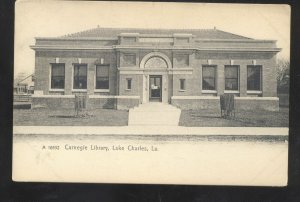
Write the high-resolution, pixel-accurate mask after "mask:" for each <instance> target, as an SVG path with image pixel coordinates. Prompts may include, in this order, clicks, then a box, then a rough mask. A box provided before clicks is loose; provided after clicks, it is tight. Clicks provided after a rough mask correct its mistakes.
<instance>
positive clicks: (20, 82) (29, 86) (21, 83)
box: [14, 74, 34, 94]
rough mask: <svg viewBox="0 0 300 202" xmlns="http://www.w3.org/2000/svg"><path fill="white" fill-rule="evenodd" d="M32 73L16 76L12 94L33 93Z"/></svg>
mask: <svg viewBox="0 0 300 202" xmlns="http://www.w3.org/2000/svg"><path fill="white" fill-rule="evenodd" d="M33 77H34V76H33V74H31V75H28V76H24V77H22V78H17V79H15V81H14V94H33V93H34V81H33Z"/></svg>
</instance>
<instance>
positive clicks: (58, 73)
mask: <svg viewBox="0 0 300 202" xmlns="http://www.w3.org/2000/svg"><path fill="white" fill-rule="evenodd" d="M64 88H65V64H52V65H51V89H64Z"/></svg>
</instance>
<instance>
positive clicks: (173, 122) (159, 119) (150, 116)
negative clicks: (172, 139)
mask: <svg viewBox="0 0 300 202" xmlns="http://www.w3.org/2000/svg"><path fill="white" fill-rule="evenodd" d="M180 113H181V110H180V109H178V108H176V107H174V106H172V105H169V104H164V103H147V104H141V105H140V106H138V107H135V108H133V109H130V110H129V119H128V125H129V126H132V125H145V126H147V125H148V126H149V125H165V126H178V123H179V118H180Z"/></svg>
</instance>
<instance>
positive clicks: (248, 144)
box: [12, 0, 291, 186]
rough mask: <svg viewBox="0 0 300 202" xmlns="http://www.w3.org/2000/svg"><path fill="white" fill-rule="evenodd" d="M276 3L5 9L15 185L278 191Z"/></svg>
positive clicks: (283, 63)
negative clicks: (10, 39)
mask: <svg viewBox="0 0 300 202" xmlns="http://www.w3.org/2000/svg"><path fill="white" fill-rule="evenodd" d="M290 26H291V9H290V6H289V5H284V4H277V5H275V4H229V3H227V4H225V3H183V2H180V3H179V2H177V3H175V2H173V3H171V2H168V3H167V2H117V1H115V2H109V1H107V2H101V1H98V2H92V1H33V0H23V1H18V2H16V4H15V44H14V83H13V85H14V86H13V172H12V174H13V180H14V181H17V182H83V183H129V184H139V183H142V184H182V185H249V186H286V185H287V176H288V175H287V174H288V139H289V138H288V134H289V107H290V106H289V100H290V99H289V91H290V90H289V88H290Z"/></svg>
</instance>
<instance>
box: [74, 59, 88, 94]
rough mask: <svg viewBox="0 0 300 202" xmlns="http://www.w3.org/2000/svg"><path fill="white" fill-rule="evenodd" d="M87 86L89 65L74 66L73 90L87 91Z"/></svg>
mask: <svg viewBox="0 0 300 202" xmlns="http://www.w3.org/2000/svg"><path fill="white" fill-rule="evenodd" d="M86 86H87V65H84V64H76V65H74V80H73V89H86Z"/></svg>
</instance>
